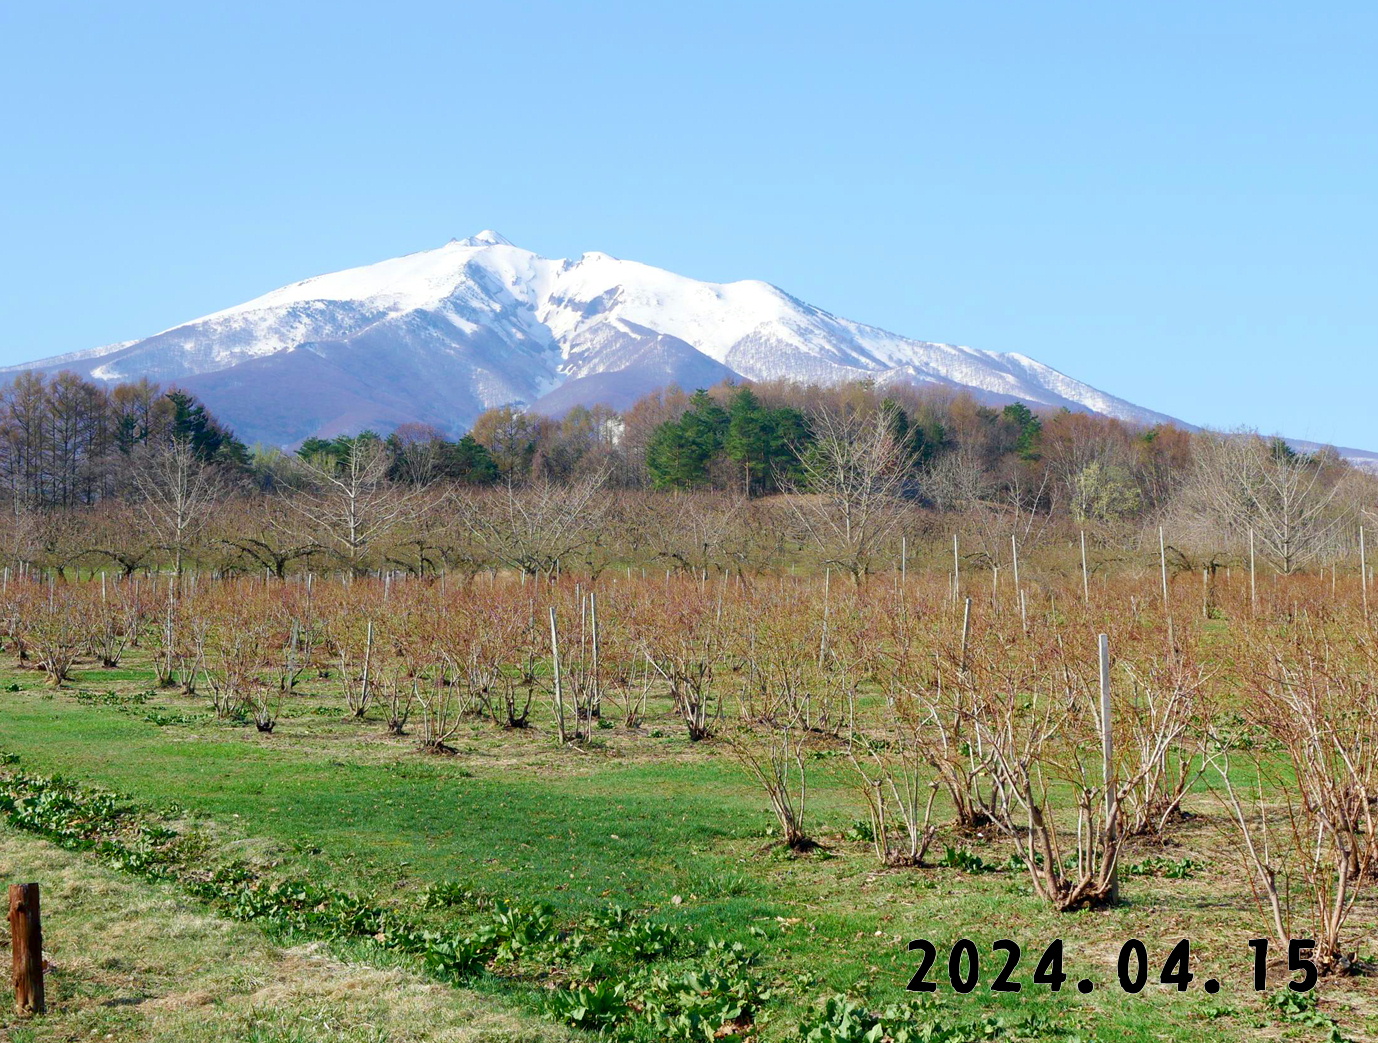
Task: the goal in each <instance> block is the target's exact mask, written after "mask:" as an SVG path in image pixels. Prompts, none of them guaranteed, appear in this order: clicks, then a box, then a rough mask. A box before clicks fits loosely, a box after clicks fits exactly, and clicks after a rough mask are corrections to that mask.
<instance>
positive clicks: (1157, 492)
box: [0, 373, 1378, 580]
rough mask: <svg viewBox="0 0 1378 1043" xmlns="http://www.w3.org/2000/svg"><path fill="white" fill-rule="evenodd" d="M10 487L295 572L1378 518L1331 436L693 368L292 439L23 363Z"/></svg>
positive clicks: (1257, 545) (192, 402) (1196, 555)
mask: <svg viewBox="0 0 1378 1043" xmlns="http://www.w3.org/2000/svg"><path fill="white" fill-rule="evenodd" d="M0 495H3V496H5V497H6V498H7V499H8V505H9V507H10V510H9V511H8V512H6V520H5V529H6V531H5V532H4V533H2V534H0V536H3V538H4V539H5V541H6V546H5V547H4V554H5V556H6V557H7V560H9V561H10V562H29V563H42V564H43V566H44V567H47V568H59V569H64V568H83V567H85V568H106V567H110V566H113V567H115V568H117V569H119V570H122V571H124V572H126V573H133V572H136V571H139V570H145V569H161V568H166V567H169V566H170V567H172V568H173V569H174V570H176V571H178V572H180V571H182V569H183V567H184V565H185V563H186V562H187V560H188V558H189V557H190V559H192V560H194V561H195V562H196V563H198V567H209V568H214V569H216V570H219V571H236V570H241V571H242V570H246V569H267V570H269V571H270V572H274V573H277V574H285V573H286V572H288V571H291V570H293V569H298V568H306V567H311V568H331V567H335V568H342V569H345V570H347V571H352V572H361V571H369V570H378V569H385V568H396V569H402V570H405V571H409V572H415V573H418V574H425V573H428V572H440V571H446V570H454V569H458V570H464V569H482V568H487V567H490V566H492V565H497V566H499V567H506V568H513V569H516V570H519V571H523V572H532V573H538V574H552V573H553V572H554V571H558V570H560V569H563V568H568V567H571V565H575V564H577V565H579V566H580V567H584V568H590V569H596V568H602V567H608V565H609V563H612V562H620V563H623V564H628V563H633V562H635V563H637V564H639V565H646V566H648V567H649V566H652V565H653V566H655V567H661V566H668V567H670V568H672V569H685V570H688V569H696V570H703V569H706V568H711V569H724V570H731V571H737V572H749V571H762V570H770V569H778V568H782V567H790V566H791V565H793V564H800V565H806V566H809V567H813V566H818V567H823V568H833V569H837V570H839V571H842V572H844V573H846V574H849V575H852V576H854V577H856V578H857V579H858V580H860V579H863V578H864V577H865V576H867V575H869V574H871V573H872V572H874V571H876V570H878V569H880V568H883V567H886V565H887V563H892V562H893V561H894V560H895V559H896V557H897V556H898V555H899V554H901V553H902V552H903V551H902V547H901V545H904V546H912V547H919V546H921V545H924V544H925V543H926V542H929V543H932V542H935V541H936V540H937V537H938V535H939V534H941V535H942V538H943V539H948V538H950V537H951V535H952V534H954V533H960V534H961V535H962V540H961V547H960V548H959V554H961V555H965V556H967V557H970V558H971V559H972V560H973V562H974V563H975V565H976V567H982V568H984V567H991V568H996V567H1001V566H1002V565H1004V564H1010V563H1011V562H1010V561H1009V560H1008V559H1009V558H1011V556H1012V555H1013V554H1014V553H1015V550H1014V548H1020V547H1024V548H1030V549H1033V548H1037V547H1038V546H1040V545H1041V544H1043V543H1046V542H1049V541H1057V540H1063V541H1064V542H1065V538H1066V537H1067V534H1068V533H1069V532H1072V531H1075V530H1089V531H1090V532H1091V534H1092V539H1093V541H1095V542H1097V543H1099V544H1103V545H1105V546H1112V545H1113V546H1119V547H1134V546H1137V545H1139V544H1145V543H1146V542H1148V541H1150V538H1152V539H1153V540H1154V541H1156V536H1155V534H1156V531H1157V528H1158V527H1159V526H1163V527H1165V528H1166V529H1167V530H1168V531H1170V532H1171V533H1172V536H1173V539H1172V544H1173V551H1174V554H1176V555H1177V556H1178V558H1179V559H1180V561H1181V562H1182V563H1183V565H1184V567H1186V565H1187V563H1190V565H1191V567H1195V566H1196V564H1197V563H1201V562H1204V563H1205V565H1206V566H1207V567H1210V568H1215V567H1219V566H1222V565H1228V563H1229V562H1230V561H1233V560H1239V557H1240V555H1241V554H1242V553H1243V548H1244V547H1245V545H1246V543H1247V544H1250V545H1251V546H1252V547H1253V549H1254V552H1255V553H1256V554H1258V555H1262V556H1263V557H1264V558H1265V560H1266V561H1267V562H1269V563H1270V564H1272V565H1273V567H1275V568H1276V569H1277V570H1278V571H1279V572H1283V573H1290V572H1294V571H1297V570H1300V569H1305V568H1308V567H1311V566H1314V565H1318V564H1325V563H1327V562H1331V561H1333V560H1349V559H1352V558H1353V557H1354V550H1355V546H1354V545H1355V542H1356V539H1357V530H1358V527H1359V526H1361V525H1362V524H1364V521H1365V519H1369V520H1370V521H1372V522H1378V510H1376V505H1378V496H1376V495H1375V481H1374V479H1373V477H1372V476H1370V475H1367V474H1365V473H1363V472H1360V471H1358V470H1356V469H1355V468H1353V467H1352V466H1350V465H1349V464H1347V463H1346V462H1345V461H1343V460H1342V459H1341V458H1340V457H1339V456H1338V454H1336V453H1335V452H1334V451H1333V450H1328V449H1327V450H1320V451H1318V452H1316V453H1299V452H1297V451H1295V450H1294V449H1292V448H1291V447H1289V446H1288V445H1287V444H1286V443H1285V442H1283V441H1281V440H1280V439H1270V438H1263V437H1260V436H1258V435H1256V434H1252V433H1248V432H1236V433H1231V434H1224V435H1222V434H1217V433H1209V432H1206V433H1193V432H1188V431H1185V430H1182V429H1179V428H1176V427H1172V426H1169V425H1160V426H1155V427H1148V428H1144V427H1135V426H1133V425H1129V424H1125V423H1122V422H1120V421H1117V420H1113V419H1110V418H1106V417H1101V416H1096V415H1092V414H1084V413H1072V412H1069V411H1066V410H1061V411H1057V412H1043V413H1035V412H1034V411H1032V410H1030V409H1029V408H1028V407H1027V406H1025V405H1023V404H1021V403H1017V402H1015V403H1010V404H1007V405H1005V406H1003V407H1000V408H996V407H992V406H989V405H985V404H982V403H979V402H977V401H976V400H974V399H973V398H971V397H970V396H968V395H963V394H955V395H954V394H940V393H936V392H933V391H931V390H928V391H925V390H922V389H917V388H912V387H900V386H897V387H889V388H879V387H877V386H875V385H874V384H872V383H870V382H859V383H855V384H849V385H843V386H836V387H817V386H802V385H796V384H784V383H775V384H769V383H767V384H754V385H733V384H723V385H719V386H717V387H714V388H709V389H703V390H698V391H695V392H694V393H692V394H689V393H686V392H684V391H682V390H680V389H678V388H673V387H671V388H668V389H664V390H662V391H658V392H656V393H654V394H651V395H648V396H645V397H644V398H642V399H641V400H640V401H638V402H636V403H635V404H634V405H632V406H631V407H630V408H629V409H627V410H625V411H623V412H621V413H618V412H615V411H613V410H610V409H607V408H605V407H595V408H592V409H585V408H577V409H575V410H572V411H570V412H569V413H568V414H566V415H565V416H564V417H563V418H559V419H555V418H549V417H543V416H537V415H534V414H529V413H524V412H522V411H520V410H517V409H514V408H510V407H504V408H501V409H494V410H489V411H488V412H486V413H484V414H483V415H481V416H480V417H479V418H478V420H477V422H476V423H475V424H474V426H473V428H472V429H471V430H470V431H469V432H468V433H467V434H465V435H464V436H462V437H460V438H458V439H452V438H450V437H447V436H446V435H445V434H444V433H442V432H440V431H438V430H436V429H435V428H432V427H429V426H426V425H420V424H407V425H403V426H401V427H399V428H398V429H397V430H395V431H393V432H392V433H390V434H388V435H386V436H384V435H381V434H378V433H375V432H369V431H365V432H362V433H360V434H358V435H347V436H341V437H337V438H334V439H321V438H312V439H308V440H307V441H306V442H304V443H303V444H302V445H301V446H300V447H299V448H298V449H297V450H296V451H294V452H285V451H283V450H281V449H278V448H265V447H262V446H255V447H247V446H245V445H244V444H243V443H242V442H241V441H240V440H239V439H237V438H236V437H235V435H234V433H233V432H232V431H230V430H229V429H228V428H227V427H226V426H225V425H224V424H222V423H221V422H220V421H218V420H217V419H216V418H215V417H214V416H213V415H211V413H210V412H209V411H208V410H207V409H206V408H205V406H204V405H203V404H202V403H200V402H199V401H197V400H196V398H195V397H194V396H192V395H190V394H188V393H186V392H184V391H181V390H178V389H175V388H174V389H170V390H165V389H162V388H159V387H158V386H157V385H155V384H152V383H150V382H148V381H140V382H138V383H132V384H122V385H117V386H115V387H112V388H104V387H101V386H99V385H96V384H93V383H91V382H88V381H84V380H82V379H81V378H79V377H77V376H74V375H73V374H70V373H62V374H59V375H57V376H54V377H51V378H45V377H43V376H42V375H38V374H32V373H26V374H22V375H20V376H19V377H17V378H15V380H14V381H13V382H12V383H11V384H10V385H8V386H7V387H5V388H3V389H0ZM600 562H601V563H602V564H599V563H600Z"/></svg>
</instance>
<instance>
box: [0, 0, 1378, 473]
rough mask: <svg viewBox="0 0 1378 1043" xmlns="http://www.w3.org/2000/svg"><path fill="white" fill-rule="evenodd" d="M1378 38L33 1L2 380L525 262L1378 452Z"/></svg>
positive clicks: (1040, 13) (1350, 9)
mask: <svg viewBox="0 0 1378 1043" xmlns="http://www.w3.org/2000/svg"><path fill="white" fill-rule="evenodd" d="M1376 31H1378V5H1374V4H1371V3H1358V2H1354V3H1324V2H1319V3H1311V4H1301V3H1290V4H1276V3H1268V2H1237V3H1236V2H1227V0H1216V2H1211V3H1206V4H1202V3H1199V2H1196V3H1174V2H1158V3H1153V4H1137V5H1128V4H1117V3H1104V2H1099V3H1059V2H1056V0H1049V2H1043V3H1038V4H1030V3H962V4H956V3H944V4H932V3H912V4H905V5H898V4H893V5H892V4H886V5H879V4H867V3H856V2H853V3H850V4H845V5H844V4H836V3H830V4H812V3H799V2H795V3H788V4H785V3H778V4H777V3H721V4H720V3H704V2H700V3H694V4H666V3H646V2H641V3H627V4H621V3H600V4H579V3H572V2H571V3H550V4H544V3H485V4H466V3H455V2H453V0H451V2H446V3H421V2H393V3H389V4H380V3H368V4H363V3H351V2H348V0H345V2H333V3H324V2H321V3H316V2H292V0H282V2H280V3H275V4H272V5H269V4H251V5H250V4H243V3H233V4H226V3H198V4H187V3H185V2H179V3H141V2H137V0H134V2H127V3H121V4H118V5H115V4H108V3H63V2H61V0H52V2H47V3H25V4H20V3H10V4H5V5H0V117H3V119H2V121H0V142H3V146H2V150H0V363H9V364H12V363H19V362H23V361H26V360H28V359H32V358H38V357H42V356H46V355H51V354H56V353H58V352H62V351H70V350H76V349H80V348H87V347H93V346H95V345H98V344H104V343H109V342H112V341H116V340H123V339H130V338H135V337H139V336H144V335H147V334H149V333H152V332H155V331H157V330H159V329H162V328H165V327H167V326H171V325H174V324H176V323H178V322H181V321H184V320H187V319H191V318H194V317H196V316H199V315H202V314H204V313H206V312H209V311H213V310H216V309H218V308H221V307H226V306H228V305H231V304H234V303H238V302H240V301H242V300H244V299H247V298H248V297H251V296H253V295H255V294H258V293H261V292H263V291H265V290H268V289H271V288H273V287H276V286H279V285H281V284H284V283H287V282H291V281H295V280H297V279H301V278H304V277H307V276H310V275H315V274H319V273H321V272H325V271H331V270H334V269H338V268H343V267H348V266H351V265H356V264H366V263H370V262H372V261H376V260H381V259H382V258H384V257H388V256H393V255H396V254H400V253H406V252H410V251H413V250H419V249H426V248H430V247H432V246H437V245H439V244H441V243H443V242H444V241H445V240H447V239H449V238H450V237H451V236H464V235H467V234H470V233H472V232H475V231H477V230H479V229H481V228H488V227H491V228H496V229H497V230H498V231H500V232H502V233H503V234H504V235H506V236H507V237H508V238H509V239H511V240H513V241H514V242H515V243H517V244H518V245H520V246H525V247H527V248H529V249H533V250H536V251H538V252H540V253H543V254H546V255H548V256H569V255H578V254H579V253H582V252H583V251H585V250H603V251H605V252H608V253H612V254H615V255H617V256H621V257H629V258H634V259H636V260H641V261H645V262H648V263H651V264H657V265H660V266H663V267H666V268H670V269H672V270H675V271H678V272H682V273H684V274H686V275H691V276H695V277H698V278H705V279H713V280H729V279H738V278H761V279H766V280H768V281H770V282H773V283H776V284H777V285H780V286H782V287H784V288H785V289H787V290H789V291H790V292H791V293H794V294H795V295H797V296H799V297H802V298H804V299H805V300H807V301H809V302H810V303H813V304H817V305H819V306H821V307H824V308H827V309H829V310H831V311H834V312H836V313H838V314H841V315H845V316H847V317H849V318H854V319H858V320H861V321H865V322H870V323H874V324H876V325H880V326H884V327H886V328H889V329H892V330H895V331H897V332H900V333H904V334H907V335H910V336H915V337H922V338H925V339H929V340H945V341H954V342H957V343H962V344H970V345H973V346H975V347H980V348H990V349H995V350H1000V351H1019V352H1023V353H1024V354H1027V355H1031V356H1033V357H1034V358H1036V359H1038V360H1040V361H1042V362H1045V363H1047V364H1049V365H1052V366H1054V367H1056V368H1058V369H1061V370H1063V371H1065V372H1067V373H1070V374H1072V375H1073V376H1076V377H1079V378H1081V379H1083V380H1086V381H1088V382H1089V383H1092V384H1094V385H1096V386H1098V387H1100V388H1102V389H1104V390H1106V391H1109V392H1112V393H1114V394H1117V395H1120V396H1122V397H1124V398H1128V399H1130V400H1131V401H1134V402H1137V403H1139V404H1142V405H1145V406H1150V407H1152V408H1155V409H1159V410H1162V411H1164V412H1168V413H1171V414H1174V415H1177V416H1180V417H1182V418H1184V419H1186V420H1190V421H1194V422H1198V423H1205V424H1212V425H1217V426H1234V425H1240V424H1249V425H1252V426H1256V427H1259V428H1262V429H1264V430H1269V431H1274V430H1276V431H1285V432H1287V433H1288V434H1291V435H1293V436H1296V437H1303V438H1312V439H1315V440H1318V441H1330V442H1334V443H1337V444H1345V445H1354V446H1360V447H1367V448H1378V418H1376V417H1378V414H1375V411H1374V396H1375V391H1378V306H1376V304H1375V302H1376V301H1378V297H1376V296H1375V287H1378V250H1376V248H1375V243H1378V162H1376V161H1378V106H1375V105H1374V100H1375V98H1378V71H1375V70H1378V63H1375V62H1374V61H1373V59H1372V47H1373V43H1374V40H1375V38H1378V32H1376Z"/></svg>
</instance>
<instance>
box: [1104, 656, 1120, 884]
mask: <svg viewBox="0 0 1378 1043" xmlns="http://www.w3.org/2000/svg"><path fill="white" fill-rule="evenodd" d="M1099 644H1100V649H1099V651H1100V726H1101V779H1102V781H1103V782H1104V784H1105V839H1106V845H1107V847H1111V848H1113V847H1114V845H1115V840H1116V832H1117V831H1116V829H1115V817H1116V811H1117V809H1116V807H1115V794H1114V789H1113V787H1114V777H1115V771H1114V752H1115V747H1114V737H1113V733H1112V732H1111V728H1110V637H1109V635H1108V634H1101V635H1100V642H1099ZM1117 862H1118V859H1117V860H1116V861H1114V862H1112V863H1111V865H1110V894H1109V899H1110V902H1111V904H1114V903H1115V902H1118V901H1119V900H1120V869H1119V865H1118V864H1117Z"/></svg>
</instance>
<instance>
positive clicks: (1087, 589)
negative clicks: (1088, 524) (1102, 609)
mask: <svg viewBox="0 0 1378 1043" xmlns="http://www.w3.org/2000/svg"><path fill="white" fill-rule="evenodd" d="M1081 596H1082V598H1083V599H1084V600H1085V601H1086V603H1087V604H1088V605H1089V604H1091V573H1090V572H1089V571H1088V570H1087V568H1086V530H1085V529H1082V530H1081Z"/></svg>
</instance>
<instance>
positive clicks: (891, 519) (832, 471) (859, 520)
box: [782, 411, 912, 583]
mask: <svg viewBox="0 0 1378 1043" xmlns="http://www.w3.org/2000/svg"><path fill="white" fill-rule="evenodd" d="M810 422H811V424H812V426H813V431H814V434H815V442H814V444H813V445H812V446H811V447H810V448H809V450H808V451H807V452H806V453H805V454H804V457H803V460H802V469H803V475H804V477H803V481H801V482H797V483H793V484H792V485H787V484H786V482H785V481H784V480H783V479H782V485H786V487H787V488H789V489H790V491H791V493H793V495H792V496H791V497H790V500H789V503H790V507H791V510H792V511H793V512H794V516H795V519H796V520H797V521H798V523H799V525H800V526H801V528H803V529H804V531H805V532H806V533H807V534H808V536H809V538H810V540H811V541H812V542H813V543H814V544H816V545H817V547H818V549H819V551H820V552H821V553H822V555H823V557H824V559H825V560H826V561H827V562H828V564H830V565H832V566H834V567H836V568H839V569H841V570H843V571H845V572H846V573H848V574H849V575H850V576H851V577H852V578H853V580H854V581H856V582H857V583H860V582H861V580H862V579H863V578H864V577H865V576H866V575H868V574H869V573H870V572H871V569H872V565H873V564H874V561H875V557H876V554H877V552H878V550H879V549H880V547H881V546H882V545H883V544H884V543H885V540H886V538H887V537H888V536H889V535H890V533H891V531H892V530H894V528H895V526H896V524H897V523H898V521H899V510H898V507H899V502H900V494H901V493H902V491H903V489H904V483H905V481H906V478H907V476H908V474H909V471H910V466H911V464H912V459H911V456H910V453H909V451H908V450H907V449H905V447H904V446H903V445H902V444H901V443H900V442H899V440H898V439H896V438H895V435H894V431H893V429H892V427H891V425H890V423H889V422H888V421H887V418H886V416H885V414H884V413H883V412H880V411H875V412H873V413H871V414H870V415H859V414H849V415H846V416H834V415H832V414H829V413H823V412H819V413H816V414H814V415H813V416H812V417H811V420H810Z"/></svg>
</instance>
